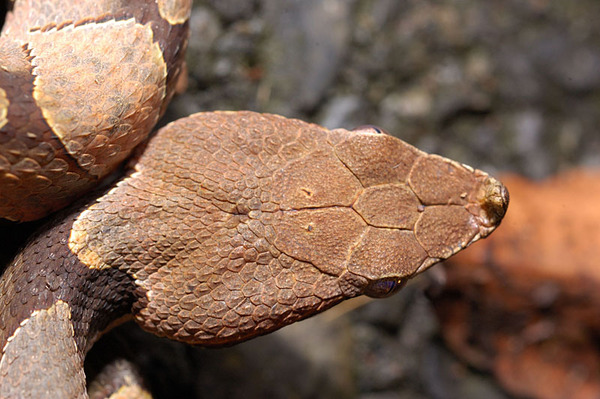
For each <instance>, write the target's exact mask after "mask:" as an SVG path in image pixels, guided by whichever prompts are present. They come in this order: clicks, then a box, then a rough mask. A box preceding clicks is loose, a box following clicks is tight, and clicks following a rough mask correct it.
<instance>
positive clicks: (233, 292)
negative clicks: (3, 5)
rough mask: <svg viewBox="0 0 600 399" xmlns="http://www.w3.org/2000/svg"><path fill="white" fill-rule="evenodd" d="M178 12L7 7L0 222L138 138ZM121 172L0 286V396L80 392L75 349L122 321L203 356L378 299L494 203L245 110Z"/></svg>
mask: <svg viewBox="0 0 600 399" xmlns="http://www.w3.org/2000/svg"><path fill="white" fill-rule="evenodd" d="M189 7H190V2H189V0H157V1H156V2H155V1H150V0H148V1H142V0H132V1H125V0H101V1H97V2H71V3H69V7H66V3H62V4H61V3H60V2H59V1H57V0H44V1H42V0H26V1H21V2H18V3H17V4H16V5H15V9H14V10H13V13H12V14H10V15H9V16H8V18H7V24H6V26H5V28H4V31H3V36H2V38H0V50H1V52H0V53H1V54H2V58H1V59H0V133H1V134H0V217H3V218H8V219H11V220H29V219H33V218H36V217H39V216H41V215H43V214H46V213H47V212H49V211H51V210H53V209H56V208H57V207H59V206H62V205H64V204H65V203H66V202H68V201H70V200H71V199H72V198H73V197H75V196H77V195H79V194H80V193H81V192H82V191H83V190H85V189H87V188H88V187H89V186H91V185H92V184H93V183H94V182H95V181H96V180H98V179H99V178H100V177H101V176H102V175H104V174H106V173H108V171H110V170H111V169H112V168H113V167H114V165H117V164H118V162H119V161H120V160H122V159H123V158H124V157H125V156H126V155H127V154H128V153H129V151H130V150H131V149H132V148H133V146H134V145H135V144H136V143H138V142H140V141H142V140H143V138H144V137H145V136H146V135H147V134H148V132H149V131H150V129H151V128H152V126H153V125H154V123H155V121H156V120H157V118H158V117H159V115H160V114H161V113H162V111H163V110H164V107H165V106H166V103H167V102H168V99H169V98H170V97H171V95H172V93H173V88H172V83H173V82H174V81H175V80H176V79H177V76H178V75H179V70H180V69H181V63H182V61H181V57H182V54H183V49H184V48H185V43H186V37H187V22H186V20H187V16H188V15H189ZM40 10H43V13H42V12H41V11H40ZM38 11H40V12H38ZM92 44H93V46H92ZM131 165H132V168H133V169H132V170H131V171H130V172H129V173H128V175H127V176H126V177H125V178H123V179H122V180H121V181H120V182H119V183H118V184H117V185H116V186H115V187H114V188H112V189H110V191H108V192H106V193H104V194H103V195H101V196H100V197H99V198H97V199H96V200H94V201H92V202H90V203H88V204H85V205H80V206H77V207H75V208H74V209H73V210H71V211H66V212H64V213H63V214H62V216H60V217H58V218H57V219H56V221H55V222H54V223H50V224H49V225H48V227H46V228H45V229H43V230H42V231H41V232H39V233H38V234H37V235H36V236H35V237H34V238H33V239H32V240H31V242H30V243H29V244H28V246H27V247H26V248H25V249H24V250H23V251H22V252H20V253H19V254H18V255H17V257H16V258H15V259H14V261H13V262H12V264H11V265H9V267H8V268H7V269H6V271H5V273H4V274H3V275H2V277H0V293H1V296H0V397H2V398H5V397H7V398H13V397H14V398H20V397H31V398H38V397H56V398H73V397H86V396H87V393H86V385H85V375H84V373H83V368H82V365H83V360H84V357H85V354H86V352H87V351H88V350H89V348H90V347H91V346H92V345H93V343H94V342H95V341H96V339H97V338H98V336H99V335H100V334H102V333H103V332H104V331H106V330H107V329H109V328H110V327H112V326H113V325H115V324H116V323H118V321H120V320H123V319H124V318H127V317H133V318H135V320H136V321H137V322H138V323H139V324H140V325H141V326H142V327H143V328H144V329H146V330H148V331H151V332H153V333H155V334H157V335H160V336H166V337H169V338H172V339H176V340H180V341H183V342H188V343H195V344H201V345H206V346H216V345H223V344H232V343H236V342H240V341H243V340H246V339H249V338H252V337H255V336H257V335H260V334H265V333H268V332H270V331H273V330H275V329H278V328H280V327H283V326H285V325H287V324H290V323H292V322H294V321H297V320H300V319H302V318H306V317H309V316H311V315H313V314H315V313H318V312H320V311H322V310H325V309H327V308H329V307H331V306H333V305H335V304H336V303H338V302H340V301H342V300H344V299H346V298H350V297H354V296H357V295H361V294H366V295H370V296H373V297H382V296H386V295H390V294H391V293H393V292H395V291H396V290H398V289H399V288H400V287H401V286H402V285H403V284H404V283H405V282H406V280H407V279H409V278H411V277H413V276H414V275H415V274H417V273H419V272H421V271H423V270H425V269H426V268H427V267H429V266H431V265H432V264H433V263H435V262H437V261H439V260H441V259H445V258H447V257H448V256H450V255H452V254H454V253H456V252H457V251H459V250H460V249H462V248H464V247H466V246H467V245H469V244H470V243H472V242H474V241H476V240H478V239H479V238H482V237H485V236H486V235H488V234H489V233H491V231H493V230H494V228H495V227H496V226H497V225H498V224H499V223H500V220H501V219H502V216H503V215H504V212H505V211H506V207H507V205H508V194H507V192H506V190H505V188H504V187H503V186H502V185H501V184H500V183H499V182H497V181H496V180H494V179H493V178H490V177H489V176H487V175H486V174H485V173H483V172H481V171H477V170H473V169H471V168H469V167H466V166H464V165H460V164H458V163H455V162H453V161H450V160H447V159H444V158H441V157H438V156H435V155H427V154H425V153H423V152H421V151H419V150H417V149H415V148H413V147H411V146H409V145H408V144H406V143H404V142H402V141H400V140H398V139H396V138H393V137H391V136H389V135H386V134H381V132H380V131H379V130H378V129H373V128H363V129H360V130H358V131H355V132H349V131H346V130H342V129H338V130H333V131H329V130H326V129H324V128H321V127H319V126H316V125H311V124H307V123H304V122H300V121H297V120H290V119H285V118H283V117H279V116H274V115H260V114H256V113H251V112H217V113H206V114H196V115H193V116H191V117H188V118H185V119H181V120H179V121H177V122H175V123H173V124H171V125H169V126H167V127H166V128H164V129H162V130H161V131H160V132H159V133H158V134H157V135H156V136H155V137H154V138H153V139H152V140H151V141H150V143H149V144H148V145H147V147H146V148H145V150H144V152H143V153H142V152H141V151H140V152H139V155H138V157H137V159H135V160H134V161H132V162H131ZM109 375H110V374H109ZM107 378H108V377H107ZM109 379H110V378H109ZM100 384H101V383H100ZM130 388H131V389H137V388H135V387H133V386H132V387H130ZM104 389H108V392H110V391H111V390H113V391H114V390H115V389H116V388H114V389H112V388H110V387H101V388H100V391H102V392H103V390H104ZM124 389H129V388H124ZM118 391H119V392H120V391H121V389H119V390H118ZM119 392H115V394H119ZM123 392H124V391H123ZM123 392H121V393H123ZM123 394H124V395H125V393H123ZM142 394H143V393H141V394H139V395H142Z"/></svg>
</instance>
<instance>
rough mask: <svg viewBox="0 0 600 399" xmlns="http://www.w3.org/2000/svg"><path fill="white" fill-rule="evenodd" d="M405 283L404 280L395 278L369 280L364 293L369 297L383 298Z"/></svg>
mask: <svg viewBox="0 0 600 399" xmlns="http://www.w3.org/2000/svg"><path fill="white" fill-rule="evenodd" d="M405 284H406V280H400V279H397V278H388V279H383V280H376V281H371V282H370V283H369V284H368V285H367V288H366V289H365V295H367V296H370V297H371V298H385V297H387V296H390V295H392V294H394V293H395V292H396V291H398V290H399V289H400V288H402V287H404V285H405Z"/></svg>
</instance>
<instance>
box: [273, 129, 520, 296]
mask: <svg viewBox="0 0 600 399" xmlns="http://www.w3.org/2000/svg"><path fill="white" fill-rule="evenodd" d="M329 142H330V143H332V151H330V152H327V151H319V152H313V153H312V154H308V155H307V156H305V157H303V158H302V159H301V160H299V161H297V162H293V163H291V164H288V166H287V167H286V168H284V169H282V171H281V174H280V175H279V176H278V179H277V180H278V182H279V185H278V190H280V191H281V192H277V197H278V198H280V199H281V201H280V203H281V204H282V205H283V209H284V211H283V212H282V217H281V218H280V220H279V225H278V227H275V228H276V230H277V240H276V245H278V247H279V248H280V249H281V250H282V251H283V252H285V253H288V254H289V255H290V256H293V257H294V258H296V259H299V260H302V261H306V262H309V263H311V264H312V265H314V266H315V267H317V268H318V269H319V270H321V271H322V272H323V273H327V274H330V275H334V276H337V277H338V282H339V286H340V288H341V291H342V293H343V295H345V296H347V297H351V296H356V295H360V294H366V295H369V296H372V297H384V296H387V295H390V294H392V293H394V292H396V291H397V290H398V289H399V288H401V287H402V286H403V285H404V283H405V282H406V281H407V280H408V279H410V278H411V277H413V276H415V275H416V274H418V273H420V272H422V271H424V270H425V269H427V268H428V267H430V266H431V265H433V264H435V263H437V262H439V261H441V260H443V259H446V258H448V257H449V256H451V255H453V254H455V253H457V252H458V251H460V250H462V249H464V248H466V247H467V246H469V245H470V244H472V243H473V242H475V241H477V240H479V239H480V238H483V237H486V236H487V235H489V234H490V233H491V232H492V231H493V230H494V229H495V228H496V227H497V226H498V224H499V223H500V221H501V220H502V217H503V216H504V214H505V212H506V209H507V206H508V201H509V197H508V191H507V190H506V188H505V187H504V186H503V185H502V184H501V183H500V182H498V181H497V180H496V179H494V178H493V177H490V176H488V175H487V174H486V173H484V172H482V171H479V170H475V169H473V168H471V167H469V166H466V165H462V164H460V163H457V162H454V161H452V160H449V159H446V158H443V157H441V156H437V155H429V154H426V153H424V152H422V151H420V150H418V149H416V148H414V147H412V146H410V145H408V144H406V143H404V142H403V141H401V140H399V139H397V138H395V137H392V136H390V135H388V134H386V133H385V132H384V131H383V130H382V129H379V128H375V127H371V126H366V127H362V128H359V129H357V130H355V131H352V132H349V131H346V130H343V129H338V130H334V131H331V132H330V137H329ZM307 170H309V173H308V174H305V173H304V172H306V171H307Z"/></svg>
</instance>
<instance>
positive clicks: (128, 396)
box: [108, 385, 152, 399]
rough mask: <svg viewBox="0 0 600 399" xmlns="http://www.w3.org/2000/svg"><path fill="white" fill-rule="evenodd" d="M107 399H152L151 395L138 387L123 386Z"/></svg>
mask: <svg viewBox="0 0 600 399" xmlns="http://www.w3.org/2000/svg"><path fill="white" fill-rule="evenodd" d="M108 399H152V395H150V392H148V391H146V390H145V389H144V388H142V387H140V386H139V385H133V386H130V385H125V386H122V387H120V388H119V390H118V391H117V392H115V393H113V394H112V395H110V396H109V397H108Z"/></svg>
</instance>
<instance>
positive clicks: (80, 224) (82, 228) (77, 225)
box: [69, 210, 110, 269]
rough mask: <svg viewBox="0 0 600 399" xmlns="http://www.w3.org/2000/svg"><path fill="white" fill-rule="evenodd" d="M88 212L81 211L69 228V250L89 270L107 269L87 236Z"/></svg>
mask: <svg viewBox="0 0 600 399" xmlns="http://www.w3.org/2000/svg"><path fill="white" fill-rule="evenodd" d="M88 212H90V211H89V210H88V211H83V212H82V213H81V214H80V215H79V216H78V217H77V220H75V222H74V223H73V226H72V227H71V234H70V235H69V249H70V250H71V252H72V253H74V254H75V255H77V258H78V259H79V260H80V261H81V262H82V263H83V264H84V265H86V266H87V267H89V268H90V269H108V268H109V267H110V266H108V265H107V264H106V263H104V262H103V261H102V258H101V257H100V255H99V254H98V253H97V252H96V251H95V245H94V243H93V242H92V240H91V239H90V236H89V235H88V233H87V231H88V224H89V220H88V219H87V214H88Z"/></svg>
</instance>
